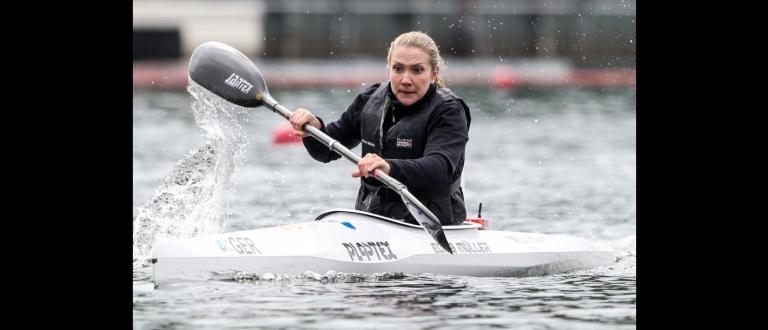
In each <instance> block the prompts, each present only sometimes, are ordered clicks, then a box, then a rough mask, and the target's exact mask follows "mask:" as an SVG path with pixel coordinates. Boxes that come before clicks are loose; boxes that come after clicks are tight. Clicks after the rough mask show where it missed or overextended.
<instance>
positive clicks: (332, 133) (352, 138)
mask: <svg viewBox="0 0 768 330" xmlns="http://www.w3.org/2000/svg"><path fill="white" fill-rule="evenodd" d="M380 85H381V84H380V83H378V84H373V85H371V86H370V87H368V88H366V89H365V90H364V91H363V92H362V93H360V94H358V95H357V97H355V99H354V100H353V101H352V104H350V105H349V107H347V110H346V111H344V112H343V113H342V114H341V117H339V119H337V120H336V121H333V122H330V123H328V124H327V125H326V124H325V122H324V121H323V120H322V119H321V118H320V117H317V119H318V120H320V131H321V132H323V133H325V134H327V135H328V136H329V137H330V138H332V139H334V140H336V141H339V143H341V144H342V145H343V146H345V147H346V148H347V149H352V148H354V147H357V146H358V145H359V144H360V140H361V136H360V113H361V112H362V111H363V107H364V106H365V104H366V103H367V102H368V99H370V98H371V95H372V94H373V92H375V91H376V89H377V88H379V86H380ZM302 142H303V143H304V147H305V148H306V149H307V152H309V155H310V156H312V158H314V159H315V160H317V161H319V162H323V163H328V162H330V161H332V160H336V159H339V158H341V155H339V154H338V153H336V152H334V151H332V150H331V149H330V148H328V146H326V145H325V144H324V143H323V142H321V141H320V140H318V139H315V138H314V137H312V136H307V137H305V138H303V139H302Z"/></svg>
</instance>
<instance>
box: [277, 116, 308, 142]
mask: <svg viewBox="0 0 768 330" xmlns="http://www.w3.org/2000/svg"><path fill="white" fill-rule="evenodd" d="M293 132H294V129H293V126H291V123H289V122H287V121H286V122H283V123H281V124H280V125H277V127H275V130H274V131H273V132H272V143H274V144H283V143H296V142H301V138H300V137H298V136H295V135H293Z"/></svg>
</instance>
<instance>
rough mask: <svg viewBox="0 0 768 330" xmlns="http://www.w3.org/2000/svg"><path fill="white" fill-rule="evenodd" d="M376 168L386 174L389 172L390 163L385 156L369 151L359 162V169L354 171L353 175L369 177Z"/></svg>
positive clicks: (354, 176)
mask: <svg viewBox="0 0 768 330" xmlns="http://www.w3.org/2000/svg"><path fill="white" fill-rule="evenodd" d="M376 168H378V169H379V170H380V171H382V172H384V174H389V163H387V161H385V160H384V158H381V157H379V155H377V154H370V153H369V154H367V155H365V157H363V158H362V159H360V161H359V162H357V171H354V172H352V177H353V178H359V177H361V176H364V177H366V178H367V177H369V175H371V174H373V171H374V170H375V169H376Z"/></svg>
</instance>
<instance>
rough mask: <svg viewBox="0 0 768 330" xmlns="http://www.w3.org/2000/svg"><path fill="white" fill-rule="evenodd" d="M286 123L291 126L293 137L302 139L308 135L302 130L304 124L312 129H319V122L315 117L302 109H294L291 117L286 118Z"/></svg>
mask: <svg viewBox="0 0 768 330" xmlns="http://www.w3.org/2000/svg"><path fill="white" fill-rule="evenodd" d="M288 122H290V123H291V126H293V130H294V132H293V135H295V136H298V137H302V138H303V137H307V136H309V135H310V134H309V132H307V131H305V130H304V129H303V126H304V123H309V124H310V125H312V126H313V127H314V128H317V129H320V121H319V120H317V117H315V115H313V114H312V113H311V112H309V110H307V109H304V108H298V109H296V111H294V112H293V113H292V114H291V117H290V118H288Z"/></svg>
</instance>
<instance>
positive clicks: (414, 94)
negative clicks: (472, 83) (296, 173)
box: [289, 31, 471, 225]
mask: <svg viewBox="0 0 768 330" xmlns="http://www.w3.org/2000/svg"><path fill="white" fill-rule="evenodd" d="M444 66H445V61H444V60H443V59H442V58H441V57H440V52H439V50H438V48H437V45H436V44H435V42H434V40H432V38H431V37H429V36H428V35H427V34H425V33H422V32H416V31H413V32H407V33H404V34H402V35H400V36H398V37H397V38H396V39H395V40H394V41H392V43H391V45H390V47H389V51H388V53H387V67H388V70H389V80H388V81H385V82H382V83H376V84H374V85H372V86H370V87H368V88H366V89H365V90H364V91H363V92H362V93H360V94H359V95H358V96H357V97H356V98H355V100H354V101H352V104H350V105H349V107H348V108H347V110H346V111H344V113H342V114H341V117H340V118H339V119H337V120H336V121H334V122H330V123H328V124H326V123H325V122H324V121H322V120H321V119H320V118H318V117H316V116H314V115H313V114H312V113H311V112H309V110H307V109H303V108H299V109H297V110H296V111H294V112H293V114H291V117H290V119H289V121H290V123H291V125H293V128H294V130H295V132H294V135H296V136H299V137H302V138H303V139H302V141H303V143H304V147H306V148H307V151H308V152H309V154H310V155H311V156H312V158H314V159H315V160H317V161H320V162H323V163H328V162H330V161H332V160H336V159H339V158H341V155H339V154H337V153H335V152H333V151H332V150H330V148H328V147H327V146H326V145H325V144H323V143H322V142H320V141H318V140H316V139H314V138H310V137H311V135H310V134H309V133H308V132H306V131H304V130H302V128H301V127H302V125H303V124H304V123H307V122H308V123H309V124H310V125H312V126H314V127H315V128H317V129H319V130H320V131H322V132H323V133H325V134H327V135H328V136H329V137H331V138H333V139H335V140H337V141H339V142H340V143H341V144H343V145H344V146H345V147H347V148H348V149H352V148H354V147H356V146H357V145H359V144H360V143H361V142H362V143H363V146H362V155H363V156H362V159H361V160H360V161H359V162H358V163H357V167H358V170H357V171H355V172H352V177H353V178H360V182H361V184H360V190H359V192H358V195H357V201H356V203H355V209H357V210H360V211H367V212H371V213H374V214H379V215H382V216H386V217H390V218H393V219H403V220H405V221H406V222H409V223H413V224H418V223H417V221H416V219H414V218H413V216H412V215H411V214H410V212H409V211H408V209H407V208H406V206H405V204H404V203H403V201H402V198H401V197H400V195H399V194H398V193H397V192H396V191H393V190H391V189H389V187H387V186H386V185H384V184H382V183H381V182H380V181H378V180H376V179H375V178H373V177H372V176H373V173H374V169H376V168H378V169H379V170H380V171H382V172H384V173H386V174H388V175H389V176H391V177H392V178H393V179H395V180H397V181H399V182H400V183H402V184H404V185H405V186H406V187H408V191H409V192H410V193H411V194H413V196H415V197H416V198H418V199H419V201H420V202H421V203H422V204H423V205H424V206H426V207H427V208H429V210H430V211H432V213H434V215H435V216H436V217H437V218H438V219H440V223H441V224H443V225H456V224H460V223H461V222H463V221H464V220H466V217H467V211H466V208H465V206H464V192H463V191H462V188H461V173H462V171H463V169H464V149H465V147H466V145H467V141H468V140H469V135H468V131H469V123H470V120H471V117H470V114H469V107H468V106H467V105H466V103H464V101H463V100H462V99H461V98H459V97H458V96H456V95H455V94H454V93H453V92H451V91H450V89H448V88H446V86H445V83H444V81H443V79H442V78H441V77H440V76H439V75H438V74H439V73H440V69H441V68H443V67H444Z"/></svg>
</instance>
